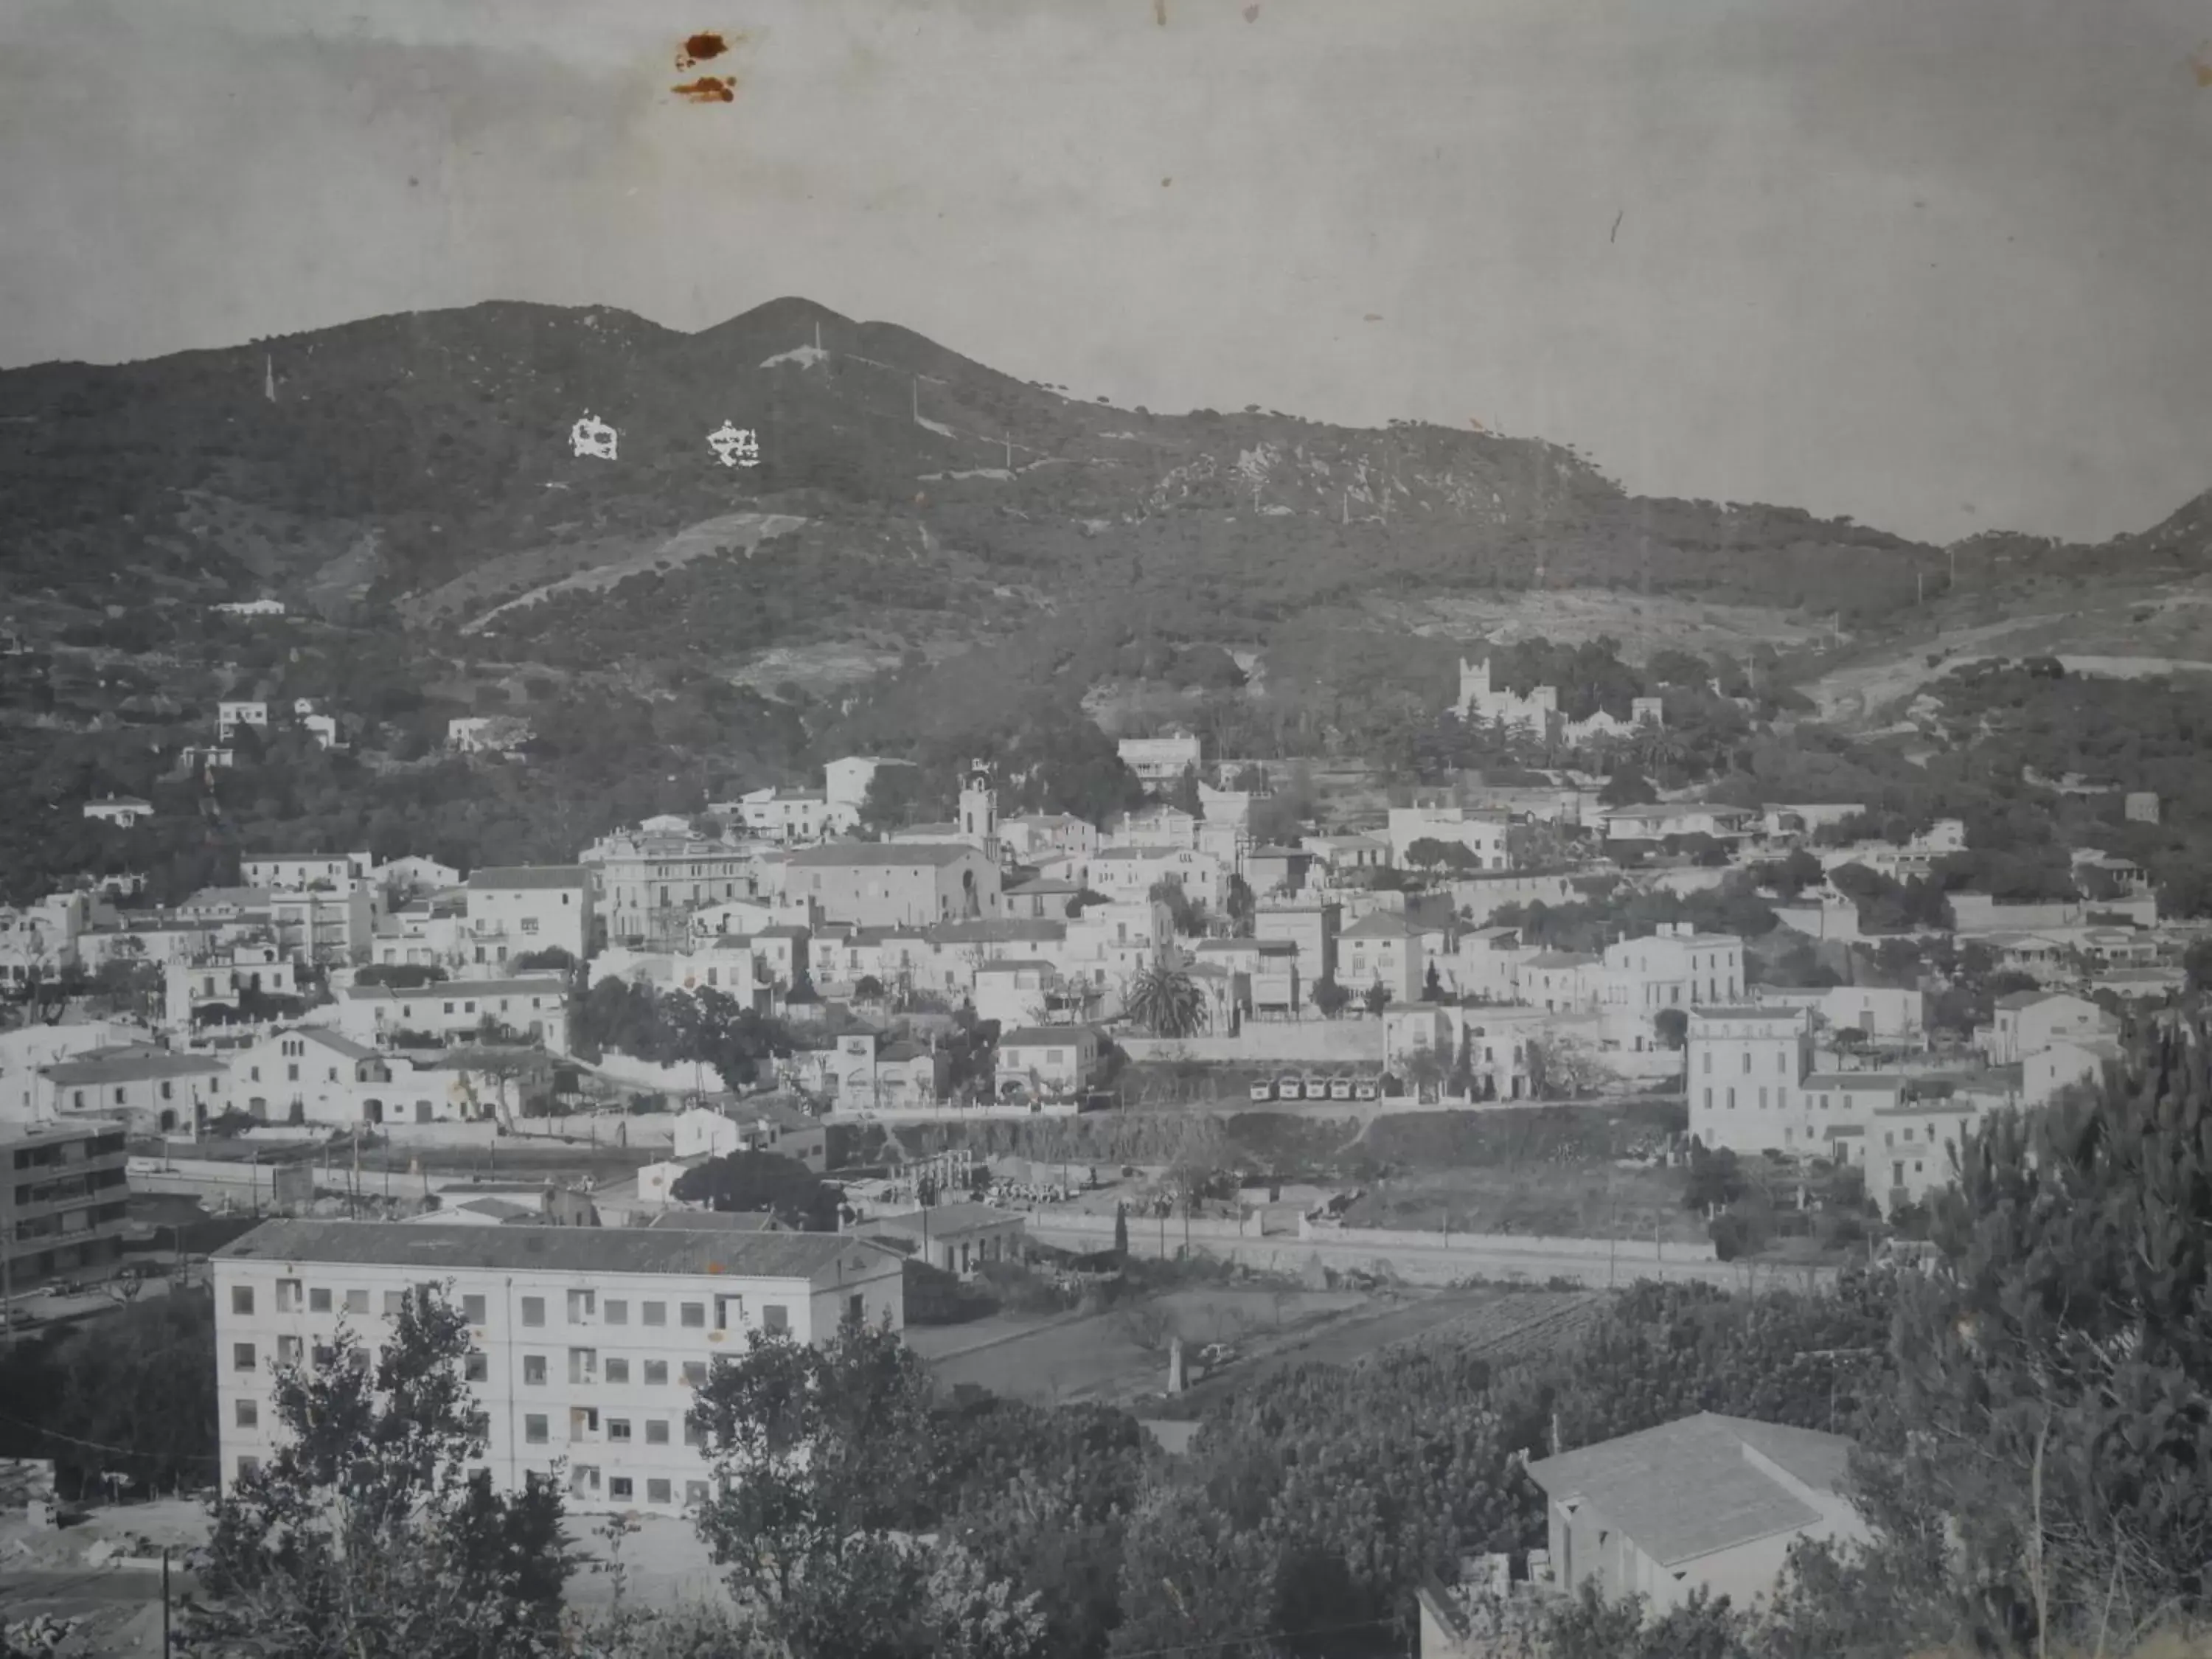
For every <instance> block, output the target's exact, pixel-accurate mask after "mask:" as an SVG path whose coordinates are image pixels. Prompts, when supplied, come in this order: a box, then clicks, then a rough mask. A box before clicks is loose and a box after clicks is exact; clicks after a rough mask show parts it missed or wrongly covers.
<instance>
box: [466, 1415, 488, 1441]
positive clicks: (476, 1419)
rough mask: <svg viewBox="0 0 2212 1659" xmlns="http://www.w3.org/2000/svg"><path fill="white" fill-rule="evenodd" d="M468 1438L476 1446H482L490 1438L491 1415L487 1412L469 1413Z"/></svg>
mask: <svg viewBox="0 0 2212 1659" xmlns="http://www.w3.org/2000/svg"><path fill="white" fill-rule="evenodd" d="M469 1438H470V1439H471V1440H473V1441H475V1442H476V1443H477V1444H478V1445H482V1444H483V1443H484V1442H485V1441H487V1440H489V1439H490V1438H491V1413H489V1412H471V1413H469Z"/></svg>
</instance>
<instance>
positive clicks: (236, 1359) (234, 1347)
mask: <svg viewBox="0 0 2212 1659" xmlns="http://www.w3.org/2000/svg"><path fill="white" fill-rule="evenodd" d="M230 1368H231V1370H234V1371H250V1370H252V1369H253V1345H252V1343H251V1342H234V1343H232V1344H231V1347H230ZM685 1369H686V1370H689V1369H690V1367H689V1366H686V1367H685Z"/></svg>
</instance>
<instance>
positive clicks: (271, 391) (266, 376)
mask: <svg viewBox="0 0 2212 1659" xmlns="http://www.w3.org/2000/svg"><path fill="white" fill-rule="evenodd" d="M261 395H262V396H263V397H264V398H267V399H268V400H269V401H270V403H272V404H273V403H275V402H276V356H275V354H274V353H264V355H263V356H262V359H261Z"/></svg>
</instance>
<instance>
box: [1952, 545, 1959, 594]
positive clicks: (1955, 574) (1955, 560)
mask: <svg viewBox="0 0 2212 1659" xmlns="http://www.w3.org/2000/svg"><path fill="white" fill-rule="evenodd" d="M1950 551H1951V586H1954V587H1956V586H1958V585H1959V544H1958V543H1956V542H1954V543H1952V544H1951V549H1950Z"/></svg>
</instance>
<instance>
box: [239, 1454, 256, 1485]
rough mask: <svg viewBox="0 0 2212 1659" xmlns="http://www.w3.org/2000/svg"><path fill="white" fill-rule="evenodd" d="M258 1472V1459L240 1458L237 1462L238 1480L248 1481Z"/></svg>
mask: <svg viewBox="0 0 2212 1659" xmlns="http://www.w3.org/2000/svg"><path fill="white" fill-rule="evenodd" d="M260 1472H261V1460H260V1459H259V1458H258V1457H241V1458H240V1459H239V1460H238V1478H239V1479H240V1480H252V1478H253V1477H254V1476H255V1475H257V1474H259V1473H260Z"/></svg>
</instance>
